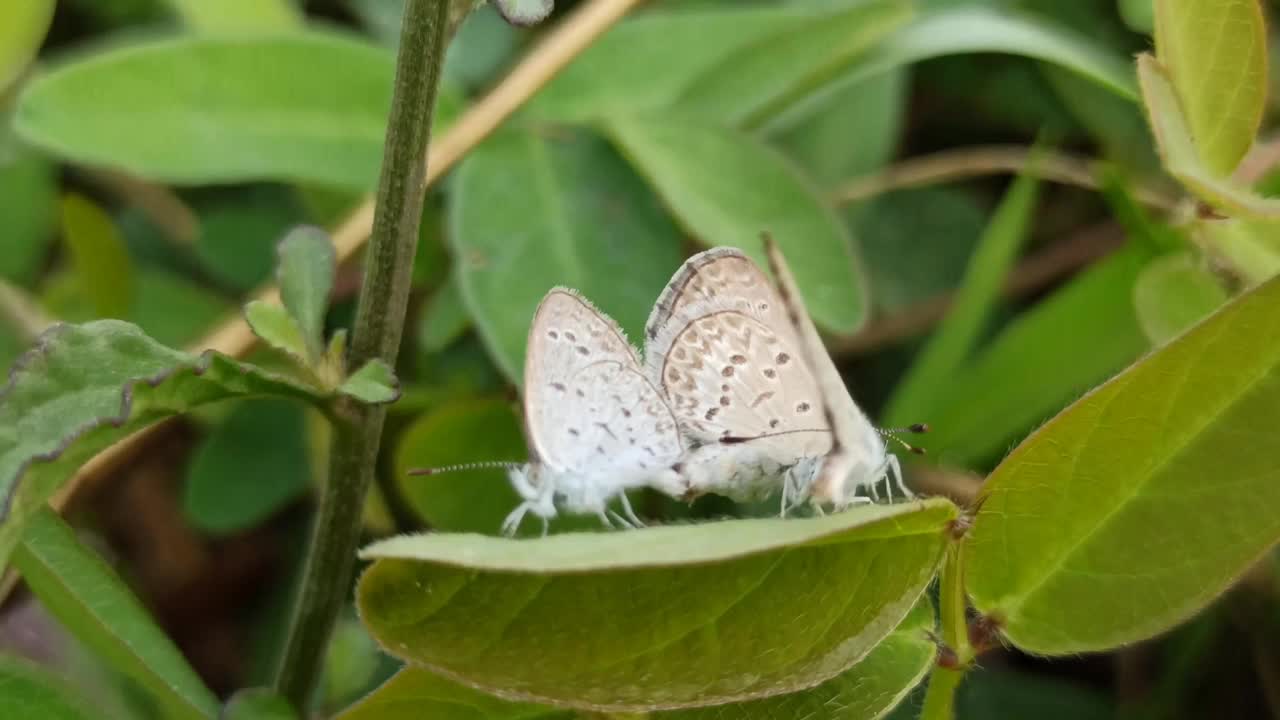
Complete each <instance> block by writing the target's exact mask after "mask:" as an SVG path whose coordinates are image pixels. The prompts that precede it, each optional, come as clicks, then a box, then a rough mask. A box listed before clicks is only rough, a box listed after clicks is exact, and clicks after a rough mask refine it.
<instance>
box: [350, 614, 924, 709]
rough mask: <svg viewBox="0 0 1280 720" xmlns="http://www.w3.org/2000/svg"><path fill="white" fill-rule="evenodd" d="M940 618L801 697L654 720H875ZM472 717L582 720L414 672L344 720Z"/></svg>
mask: <svg viewBox="0 0 1280 720" xmlns="http://www.w3.org/2000/svg"><path fill="white" fill-rule="evenodd" d="M932 629H933V612H932V608H931V607H930V605H929V603H928V602H921V603H920V604H919V605H917V606H916V608H915V609H913V610H912V611H911V612H910V613H909V614H908V615H907V617H906V619H905V620H903V621H902V624H900V625H899V626H898V627H897V628H896V629H895V630H894V631H893V632H892V633H890V634H889V636H888V637H886V638H885V639H884V640H883V641H882V642H881V643H880V644H879V645H877V646H876V647H875V648H874V649H873V650H872V651H871V652H870V653H869V654H868V655H867V656H866V657H865V658H863V659H862V660H860V661H859V662H858V664H856V665H854V666H853V667H852V668H849V669H848V670H846V671H845V672H843V673H841V674H839V675H837V676H835V677H834V678H831V679H830V680H828V681H826V682H824V683H822V684H821V685H818V686H816V687H813V688H810V689H808V690H802V691H800V692H796V693H789V694H786V695H777V696H774V697H770V698H763V699H760V700H748V701H746V702H740V703H731V704H728V705H713V706H711V707H702V708H687V709H683V710H665V711H662V710H660V711H657V712H654V713H650V714H648V715H647V717H650V718H652V720H754V719H757V718H807V717H812V718H824V719H827V720H867V719H868V718H877V717H881V716H882V714H883V713H884V712H885V711H887V710H888V709H889V708H891V707H893V706H894V705H895V704H897V703H898V702H899V701H900V700H901V699H902V696H903V695H905V694H906V692H907V691H908V690H910V689H911V687H912V686H914V685H915V684H916V683H917V682H919V680H920V678H921V677H922V676H923V675H924V673H925V672H926V671H927V670H928V669H929V666H930V664H931V663H932V661H933V658H934V654H935V647H934V643H933V641H932V640H930V639H929V636H928V633H929V631H930V630H932ZM422 717H451V718H453V717H468V718H473V719H474V720H553V719H554V720H569V719H570V718H575V717H581V715H575V714H574V713H572V712H571V711H567V710H561V709H558V708H554V707H549V706H546V705H532V704H528V703H516V702H509V701H503V700H500V699H498V698H495V697H494V696H492V695H488V694H486V693H482V692H479V691H477V690H472V689H471V688H469V687H466V686H465V685H460V684H458V683H454V682H451V681H449V680H447V679H445V678H443V677H441V676H439V675H436V674H435V673H432V672H431V671H429V670H424V669H422V668H418V667H414V666H409V667H406V668H405V669H403V670H401V671H400V672H399V673H397V674H396V675H395V676H394V677H392V678H391V679H390V680H388V681H387V682H386V683H385V684H383V685H382V686H381V687H379V688H378V689H377V690H375V691H373V692H372V693H370V694H369V695H368V696H367V697H366V698H364V699H363V700H361V701H360V702H359V703H357V704H355V705H353V706H352V707H351V708H349V709H348V710H347V711H346V712H344V713H342V714H341V715H339V716H338V718H337V720H416V719H417V718H422Z"/></svg>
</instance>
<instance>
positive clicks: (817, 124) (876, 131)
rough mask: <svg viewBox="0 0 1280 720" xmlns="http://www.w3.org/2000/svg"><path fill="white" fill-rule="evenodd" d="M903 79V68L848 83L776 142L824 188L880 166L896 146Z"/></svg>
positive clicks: (904, 94)
mask: <svg viewBox="0 0 1280 720" xmlns="http://www.w3.org/2000/svg"><path fill="white" fill-rule="evenodd" d="M907 81H908V73H907V71H906V70H905V69H902V68H898V69H895V70H890V71H888V72H886V73H884V74H883V75H878V76H876V77H869V78H867V79H865V80H863V81H862V82H859V83H855V84H853V85H849V86H847V87H845V88H843V89H841V90H840V91H839V92H836V93H833V94H831V95H830V96H829V97H826V98H823V99H822V100H821V101H820V102H819V103H818V105H817V107H815V108H814V109H813V112H812V113H811V114H810V115H809V117H807V118H805V119H804V120H802V121H800V122H799V123H798V124H797V125H796V126H794V127H791V128H787V130H786V132H785V133H782V134H780V136H779V137H777V138H776V140H777V141H778V143H779V145H781V146H782V149H783V150H784V151H785V152H786V153H787V155H789V156H791V157H792V158H794V159H795V160H796V162H797V163H798V164H799V165H800V166H801V167H803V168H804V169H805V171H806V172H807V173H808V174H809V175H810V176H812V177H813V178H814V180H817V181H818V182H819V183H820V184H822V185H824V186H826V185H831V184H835V183H837V182H840V181H844V180H848V179H849V178H851V177H859V176H862V175H866V174H869V173H871V172H872V171H875V170H879V169H880V168H881V167H883V166H884V165H885V163H887V162H888V161H889V159H890V158H892V157H893V154H894V151H895V149H896V148H897V143H898V136H899V135H900V133H901V130H902V116H903V110H904V108H905V105H906V99H907V84H908V83H907ZM859 239H860V240H862V241H863V242H864V243H865V242H866V240H867V238H865V237H860V238H859ZM877 279H879V278H878V276H877Z"/></svg>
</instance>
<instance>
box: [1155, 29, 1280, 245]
mask: <svg viewBox="0 0 1280 720" xmlns="http://www.w3.org/2000/svg"><path fill="white" fill-rule="evenodd" d="M1138 79H1139V80H1140V81H1141V82H1142V101H1143V104H1144V106H1145V107H1146V110H1147V119H1148V121H1149V122H1150V123H1151V132H1152V134H1153V135H1155V139H1156V147H1157V148H1158V149H1159V150H1160V158H1161V160H1163V161H1164V167H1165V169H1166V170H1167V171H1168V172H1169V174H1170V175H1173V176H1174V177H1175V178H1177V179H1178V180H1179V181H1180V182H1181V183H1182V184H1183V185H1185V186H1186V187H1187V189H1189V190H1191V191H1192V192H1193V193H1195V194H1196V195H1198V196H1199V197H1200V198H1201V199H1203V200H1205V201H1206V202H1208V203H1209V204H1210V205H1213V206H1214V207H1217V208H1219V209H1221V210H1225V211H1227V212H1228V213H1230V214H1234V215H1239V216H1242V217H1244V218H1257V219H1265V220H1276V219H1280V198H1272V197H1264V196H1262V195H1259V194H1258V193H1256V192H1254V191H1253V190H1252V189H1250V188H1248V187H1245V186H1243V185H1240V184H1237V183H1236V182H1235V181H1234V180H1232V179H1231V178H1229V177H1223V176H1222V175H1220V174H1218V173H1216V172H1215V171H1214V170H1213V169H1212V168H1211V167H1208V166H1206V165H1205V161H1204V159H1203V158H1201V156H1200V152H1199V149H1198V148H1197V147H1196V142H1195V140H1194V139H1193V138H1192V136H1191V130H1190V129H1189V127H1188V125H1187V118H1186V116H1185V115H1184V112H1183V108H1182V105H1181V103H1180V102H1179V100H1178V97H1177V93H1176V91H1175V89H1174V86H1173V84H1172V83H1171V82H1170V80H1169V75H1168V71H1167V69H1166V68H1164V67H1163V66H1162V65H1161V64H1160V62H1159V61H1157V60H1156V59H1155V58H1153V57H1151V56H1150V55H1146V54H1144V55H1140V56H1138Z"/></svg>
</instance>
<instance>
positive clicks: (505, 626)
mask: <svg viewBox="0 0 1280 720" xmlns="http://www.w3.org/2000/svg"><path fill="white" fill-rule="evenodd" d="M955 514H956V509H955V507H954V506H953V505H951V504H950V503H948V502H946V501H943V500H936V499H935V500H928V501H921V502H917V503H910V504H901V505H881V506H872V507H859V508H854V509H851V510H849V511H847V512H844V513H838V514H835V515H831V516H827V517H823V518H814V519H805V520H796V519H791V520H780V519H772V520H728V521H723V522H711V523H704V524H700V525H676V526H668V527H658V528H650V529H646V530H637V531H631V532H614V533H570V534H564V535H553V536H550V537H547V538H542V539H539V540H510V539H501V538H493V537H485V536H478V535H454V534H436V535H420V536H406V537H399V538H393V539H390V540H386V541H383V542H380V543H377V544H375V545H374V546H372V547H370V548H368V549H366V550H365V551H364V552H363V553H362V556H363V557H365V558H367V559H378V562H377V563H375V564H374V565H373V567H372V568H370V569H369V570H368V571H367V572H366V573H365V574H364V576H363V578H362V579H361V581H360V585H359V590H358V603H359V607H360V610H361V617H362V618H363V619H364V621H365V623H366V624H368V625H369V627H370V629H371V631H372V633H373V635H374V637H375V638H376V639H378V641H379V642H380V643H382V645H383V647H384V648H385V649H386V650H387V651H388V652H391V653H393V654H395V655H398V656H400V657H402V658H404V659H406V660H410V661H412V662H415V663H418V664H421V665H424V666H426V667H428V668H431V669H433V670H435V671H437V672H440V673H443V674H445V675H446V676H449V677H453V678H455V679H459V680H461V681H463V682H465V683H467V684H469V685H474V686H476V687H480V688H483V689H486V690H488V691H490V692H494V693H498V694H500V695H502V696H505V697H509V698H514V699H525V700H539V701H543V702H549V703H553V704H560V705H568V706H574V707H580V708H587V709H602V710H603V709H608V710H644V709H662V708H666V709H673V708H679V707H689V706H701V705H710V704H717V703H724V702H728V701H741V700H747V699H752V698H759V697H768V696H772V695H776V694H779V693H785V692H791V691H797V690H802V689H805V688H808V687H812V686H813V685H815V684H818V683H821V682H823V681H825V680H828V679H830V678H832V677H834V676H836V675H838V674H839V673H841V672H843V671H844V670H845V669H847V668H849V667H850V666H852V665H853V664H854V663H856V662H857V661H858V660H860V659H862V658H863V657H864V656H865V655H866V654H867V653H868V652H870V651H871V649H872V648H874V647H875V646H876V645H877V644H878V643H879V642H880V641H881V640H883V639H884V637H885V636H886V635H888V633H889V632H890V631H891V630H892V629H893V628H894V627H895V626H897V624H898V623H899V621H901V619H902V618H903V617H904V616H905V615H906V614H907V612H908V610H910V609H911V606H912V605H914V604H915V602H916V599H917V598H918V597H919V596H920V593H921V592H922V591H923V590H924V588H925V586H926V585H927V584H928V582H929V580H930V579H931V578H932V577H933V573H934V570H935V567H936V565H937V562H938V559H939V556H940V553H941V550H942V547H943V544H944V542H945V541H944V527H945V525H946V524H947V523H948V522H950V520H951V519H952V518H954V517H955ZM817 577H820V578H821V581H820V582H815V581H814V578H817Z"/></svg>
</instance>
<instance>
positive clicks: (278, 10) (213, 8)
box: [168, 0, 302, 34]
mask: <svg viewBox="0 0 1280 720" xmlns="http://www.w3.org/2000/svg"><path fill="white" fill-rule="evenodd" d="M168 2H169V5H171V6H172V7H173V9H174V11H175V12H177V13H178V15H179V17H181V18H182V21H183V23H185V24H186V25H187V27H189V28H190V29H192V30H195V31H196V32H204V33H226V34H233V33H235V34H243V33H249V32H278V31H281V30H293V29H295V28H297V27H299V26H300V25H302V13H300V12H299V11H298V8H296V7H294V5H293V2H292V0H218V2H206V0H168Z"/></svg>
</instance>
